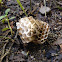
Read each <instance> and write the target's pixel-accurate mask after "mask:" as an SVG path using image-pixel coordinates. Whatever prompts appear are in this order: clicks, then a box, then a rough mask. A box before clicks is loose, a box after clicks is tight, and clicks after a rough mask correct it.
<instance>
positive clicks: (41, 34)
mask: <svg viewBox="0 0 62 62" xmlns="http://www.w3.org/2000/svg"><path fill="white" fill-rule="evenodd" d="M16 26H17V30H18V32H19V35H20V37H21V39H22V42H23V43H29V42H34V43H38V44H43V43H44V42H45V41H46V39H47V37H48V34H49V25H48V23H46V22H43V21H40V20H35V19H34V18H33V17H32V16H30V17H24V18H21V19H20V20H19V22H16Z"/></svg>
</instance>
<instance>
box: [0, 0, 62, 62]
mask: <svg viewBox="0 0 62 62" xmlns="http://www.w3.org/2000/svg"><path fill="white" fill-rule="evenodd" d="M20 2H21V3H22V6H23V7H24V9H25V11H26V13H27V14H28V16H33V17H34V18H35V19H39V20H42V21H44V22H47V23H48V24H49V26H50V33H49V35H48V38H47V41H46V42H45V43H44V44H42V45H39V44H34V43H29V44H27V46H26V47H24V45H23V43H22V40H21V38H20V36H19V35H18V34H17V27H16V22H17V21H18V20H19V19H20V18H22V17H25V14H24V12H23V11H22V9H21V8H20V6H19V5H18V3H17V1H16V0H3V3H4V4H3V6H0V16H1V15H4V14H5V10H6V9H7V8H10V12H9V18H10V17H13V16H15V17H16V18H15V19H13V20H10V25H11V26H12V29H13V36H11V32H10V30H7V31H5V32H3V31H2V29H3V28H5V27H6V26H7V22H5V23H2V22H1V21H0V36H3V37H1V38H0V62H62V47H61V46H62V1H61V0H54V1H53V0H46V6H47V7H49V8H50V9H51V11H50V12H49V13H47V15H46V18H45V15H43V14H41V13H40V12H39V8H40V6H41V4H42V5H44V3H43V0H31V8H32V10H31V11H32V14H30V0H20ZM57 6H59V7H60V8H61V9H60V8H58V7H57ZM16 35H17V38H15V36H16ZM4 36H5V37H9V38H11V39H7V38H4Z"/></svg>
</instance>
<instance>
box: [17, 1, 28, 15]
mask: <svg viewBox="0 0 62 62" xmlns="http://www.w3.org/2000/svg"><path fill="white" fill-rule="evenodd" d="M17 3H18V4H19V5H20V7H21V9H22V10H23V12H24V13H25V15H26V16H28V15H27V14H26V12H25V10H24V8H23V6H22V4H21V2H20V1H19V0H17Z"/></svg>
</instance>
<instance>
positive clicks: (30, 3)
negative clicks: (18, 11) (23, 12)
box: [30, 0, 31, 12]
mask: <svg viewBox="0 0 62 62" xmlns="http://www.w3.org/2000/svg"><path fill="white" fill-rule="evenodd" d="M30 12H31V0H30Z"/></svg>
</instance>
